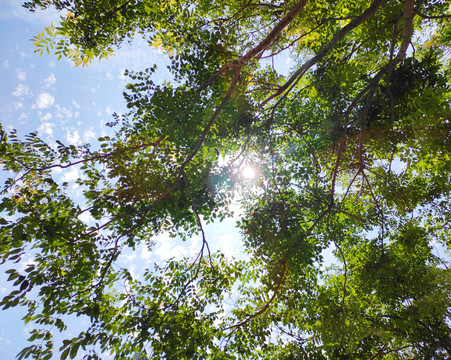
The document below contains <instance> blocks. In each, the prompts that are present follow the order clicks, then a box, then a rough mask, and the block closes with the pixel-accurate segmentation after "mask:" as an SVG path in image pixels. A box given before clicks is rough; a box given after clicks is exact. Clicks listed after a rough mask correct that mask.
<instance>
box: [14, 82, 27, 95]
mask: <svg viewBox="0 0 451 360" xmlns="http://www.w3.org/2000/svg"><path fill="white" fill-rule="evenodd" d="M12 94H13V95H14V96H18V97H20V96H24V95H30V94H31V92H30V88H29V87H28V85H25V84H19V85H17V87H16V90H15V91H13V92H12Z"/></svg>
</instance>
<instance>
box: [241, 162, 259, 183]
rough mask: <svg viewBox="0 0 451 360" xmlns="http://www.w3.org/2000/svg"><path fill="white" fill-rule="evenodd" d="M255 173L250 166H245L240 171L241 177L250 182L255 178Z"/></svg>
mask: <svg viewBox="0 0 451 360" xmlns="http://www.w3.org/2000/svg"><path fill="white" fill-rule="evenodd" d="M255 175H256V172H255V169H254V168H253V167H252V166H249V165H246V166H245V167H243V168H242V169H241V177H242V178H243V179H245V180H252V179H253V178H255Z"/></svg>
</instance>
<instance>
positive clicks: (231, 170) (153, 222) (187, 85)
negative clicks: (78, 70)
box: [0, 0, 451, 359]
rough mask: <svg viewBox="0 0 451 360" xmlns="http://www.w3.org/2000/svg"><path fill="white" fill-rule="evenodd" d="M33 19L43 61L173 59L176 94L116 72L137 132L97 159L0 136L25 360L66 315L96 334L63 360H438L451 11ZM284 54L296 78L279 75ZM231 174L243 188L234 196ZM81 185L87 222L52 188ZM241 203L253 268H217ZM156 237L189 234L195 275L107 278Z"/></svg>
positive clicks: (118, 13) (232, 9)
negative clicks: (228, 225)
mask: <svg viewBox="0 0 451 360" xmlns="http://www.w3.org/2000/svg"><path fill="white" fill-rule="evenodd" d="M25 6H26V7H28V8H29V9H31V10H32V11H36V10H39V9H40V8H47V7H49V6H54V7H56V8H57V9H58V10H61V11H64V14H65V15H64V16H63V17H62V18H61V22H60V24H59V25H58V26H57V27H55V26H53V25H51V26H49V27H48V28H46V29H45V33H44V32H42V33H41V34H39V35H38V36H37V37H36V38H35V44H36V45H37V49H38V50H37V51H40V50H39V49H42V51H40V52H41V54H42V52H43V50H45V49H47V51H49V50H52V49H54V50H55V53H56V54H57V56H59V57H61V56H65V57H69V58H72V59H73V60H74V61H75V63H76V65H79V64H83V65H87V64H89V61H91V60H93V59H95V58H103V57H107V56H110V55H111V54H112V53H113V51H114V48H115V47H119V46H120V44H121V43H122V42H123V41H126V40H128V39H132V38H133V36H136V35H141V36H143V37H144V38H145V39H146V40H147V41H148V43H149V45H150V46H156V47H159V48H161V49H163V50H164V51H165V52H166V53H167V55H168V56H169V57H170V59H171V61H172V62H171V66H170V70H171V72H172V74H173V76H174V81H172V82H171V83H166V84H164V85H155V84H154V83H153V81H152V74H153V73H154V72H155V71H156V69H155V67H150V68H149V69H146V70H143V71H139V72H128V73H127V75H128V76H129V78H130V84H129V85H127V89H126V90H127V91H126V92H125V93H124V97H125V99H126V100H127V104H128V105H127V106H128V108H129V113H128V114H126V115H125V116H123V117H120V116H116V117H115V119H114V121H113V122H112V124H111V125H112V126H116V127H117V131H116V135H115V136H114V137H105V138H100V139H99V141H100V142H101V145H100V148H99V149H97V150H92V149H91V147H90V146H89V145H85V146H80V147H76V146H67V145H64V144H63V143H61V142H58V147H57V148H52V147H51V146H49V145H48V144H46V143H44V142H43V141H42V140H41V139H39V137H38V136H37V134H30V135H29V136H28V137H27V138H26V139H23V140H21V139H19V138H17V136H16V135H15V133H14V132H13V133H10V134H6V132H5V131H3V130H2V131H1V136H2V139H1V151H2V154H4V156H3V158H2V163H3V166H4V168H5V169H6V170H9V171H12V172H13V173H14V174H16V175H15V176H14V177H13V178H11V179H9V180H7V181H6V183H5V187H4V190H3V192H2V194H3V198H2V201H1V203H0V210H1V211H2V213H3V214H6V215H8V216H9V217H8V218H7V219H5V218H1V219H0V223H1V245H0V253H1V256H2V261H3V262H6V263H8V262H14V261H16V262H17V261H20V259H21V257H22V255H23V254H24V252H25V251H29V250H30V249H33V251H34V252H35V259H34V261H35V262H34V263H33V264H31V265H29V266H28V267H27V268H26V269H25V270H24V271H23V272H20V271H18V270H15V269H11V270H8V271H7V272H8V273H9V280H11V281H13V282H14V285H15V287H16V288H17V289H16V290H14V291H13V292H11V293H10V294H8V295H7V296H5V297H4V298H3V300H2V302H1V304H2V305H3V308H8V307H12V306H17V305H21V306H25V307H26V308H27V309H28V314H27V316H26V317H25V321H26V322H30V321H31V322H33V323H34V324H36V326H37V328H36V330H35V331H34V333H33V334H32V336H31V338H30V340H31V341H34V340H37V343H35V344H33V345H31V346H30V347H28V348H26V349H24V350H23V351H22V352H21V353H20V356H19V358H20V359H21V358H27V357H32V358H35V359H38V358H39V359H41V358H43V359H46V358H50V357H51V352H52V346H53V345H52V342H51V338H52V334H51V332H50V331H49V330H48V326H49V325H51V326H52V329H53V330H64V329H65V327H66V325H65V323H64V322H63V320H62V319H61V316H62V315H66V314H74V315H84V316H88V317H89V318H90V320H91V325H90V327H89V329H87V330H86V331H85V332H82V333H80V335H79V336H78V337H75V338H73V339H68V340H67V341H65V342H64V344H63V346H62V347H61V349H60V350H61V351H62V358H67V356H69V357H70V358H74V357H75V356H76V355H77V353H79V354H83V355H84V356H85V358H87V359H96V358H99V357H98V355H97V354H96V353H95V349H96V346H97V347H100V349H101V350H102V351H111V352H113V353H114V355H115V357H116V358H117V359H122V358H130V357H132V356H133V354H135V353H139V354H145V353H146V351H147V356H148V357H149V358H154V359H160V358H165V359H205V358H208V359H235V358H240V359H260V358H262V359H263V358H267V359H273V358H280V359H298V358H299V359H404V358H405V359H407V358H425V359H432V358H433V359H446V358H449V357H450V356H451V331H450V330H451V329H450V326H449V324H450V307H449V304H450V303H451V302H450V300H451V276H450V272H449V268H448V262H449V259H448V258H447V257H446V256H443V255H440V253H437V252H436V251H435V246H440V247H442V248H444V249H446V250H449V248H450V243H449V238H448V233H449V222H450V205H449V196H450V184H451V182H450V176H449V174H450V173H451V157H450V141H451V139H450V117H451V116H450V115H451V108H450V99H451V98H450V95H451V92H450V82H449V71H450V68H449V65H450V63H449V50H448V49H449V48H448V47H449V41H450V34H451V32H450V30H451V28H450V24H451V23H450V22H449V18H450V17H451V15H450V12H449V11H450V10H449V9H450V3H449V2H448V1H426V0H424V1H413V0H404V1H388V0H374V1H373V2H372V3H368V2H367V1H352V2H351V1H341V2H339V1H335V0H329V1H323V2H319V1H316V2H314V1H308V0H300V1H297V2H295V1H276V2H274V1H257V2H254V1H247V0H246V1H244V0H232V1H218V0H210V1H201V0H199V1H167V0H161V1H159V2H155V1H147V0H142V1H137V0H128V1H126V0H115V1H103V0H102V1H100V0H98V1H91V2H87V1H72V0H65V1H40V0H34V1H29V2H27V3H26V4H25ZM431 28H432V29H434V31H433V32H428V31H426V30H428V29H431ZM282 56H284V57H290V58H291V59H292V60H293V61H294V62H295V63H296V65H295V66H294V68H293V69H292V71H291V73H290V74H288V75H287V76H285V75H283V74H281V73H280V72H278V71H277V70H276V68H275V66H274V63H275V62H277V61H278V59H280V58H281V57H282ZM244 164H248V165H251V166H253V167H254V169H255V170H256V173H257V176H256V178H255V179H254V180H248V181H247V182H246V183H245V184H243V182H242V181H238V178H239V171H240V169H241V168H242V166H243V165H244ZM396 164H398V165H396ZM399 164H401V165H399ZM73 166H80V167H81V169H82V170H83V176H82V177H81V178H80V179H79V180H78V183H79V184H80V186H82V187H83V188H84V197H85V204H79V203H76V202H75V201H74V199H72V198H71V197H70V194H68V193H67V191H66V189H65V187H66V186H67V184H64V183H60V182H58V181H57V179H55V177H54V176H53V173H52V169H54V168H62V169H66V168H70V167H73ZM237 192H240V194H241V196H242V198H243V215H242V216H241V219H240V227H241V229H242V232H243V242H244V243H245V245H246V247H247V249H248V251H249V259H248V260H246V261H236V260H230V259H226V258H225V257H224V256H223V255H221V254H220V253H218V254H211V253H210V251H209V248H208V241H207V240H208V239H206V237H205V234H204V230H203V224H204V223H205V222H208V221H214V220H215V219H218V218H220V219H221V218H224V217H226V216H230V215H231V211H230V202H231V201H232V199H233V197H234V196H236V194H237ZM84 212H89V214H90V215H91V216H92V217H93V218H94V219H96V221H98V224H95V225H90V224H87V223H84V222H83V221H81V220H80V219H79V215H80V214H82V213H84ZM161 231H169V232H170V233H171V234H173V235H174V236H175V235H177V236H182V237H189V236H191V235H193V234H194V233H196V232H198V233H200V234H201V235H202V239H203V245H202V248H201V250H200V252H199V254H198V256H197V258H196V259H184V260H183V261H175V260H174V261H170V262H168V263H167V264H165V265H162V266H155V267H154V268H152V269H147V270H146V271H145V273H144V276H143V280H141V281H138V280H136V279H134V278H133V277H132V276H131V274H130V272H129V271H128V270H127V269H122V268H116V267H115V266H114V262H115V260H116V259H117V258H118V257H119V255H120V254H121V252H122V251H124V250H125V249H127V248H131V249H134V248H135V246H137V244H141V243H145V244H148V246H149V247H151V246H152V237H153V236H155V235H156V234H158V233H160V232H161ZM328 249H329V250H333V252H334V254H335V256H336V263H335V264H332V265H330V266H329V265H328V264H325V263H324V260H323V254H324V251H326V250H328ZM123 282H126V284H127V285H126V291H117V287H118V286H119V285H118V284H121V283H123ZM32 290H34V292H32ZM232 293H234V294H235V293H238V294H239V297H238V301H237V303H236V307H234V308H233V310H232V311H231V312H228V311H226V309H225V303H224V302H225V301H226V300H227V299H228V297H229V296H230V294H232ZM29 294H32V296H31V295H30V296H29ZM36 300H37V301H36ZM39 327H42V329H39ZM149 344H150V345H151V348H150V350H149V346H148V345H149Z"/></svg>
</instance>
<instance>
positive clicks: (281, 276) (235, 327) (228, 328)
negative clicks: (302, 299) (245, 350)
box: [224, 258, 287, 337]
mask: <svg viewBox="0 0 451 360" xmlns="http://www.w3.org/2000/svg"><path fill="white" fill-rule="evenodd" d="M282 264H283V268H282V274H281V275H280V279H279V282H278V283H277V287H276V289H275V290H274V294H273V295H272V296H271V299H269V301H268V302H267V303H266V304H265V305H264V306H263V307H262V308H261V309H260V310H259V311H257V312H256V313H254V314H252V315H249V317H247V318H246V319H245V320H243V321H241V322H240V323H238V324H235V325H232V326H229V327H227V328H225V329H224V331H225V330H230V329H234V330H232V331H231V332H230V333H229V334H228V335H227V337H230V336H231V335H232V334H233V333H234V332H235V331H237V330H238V328H240V327H241V326H243V325H246V324H247V323H248V322H249V321H251V320H252V319H254V318H256V317H257V316H259V315H261V314H263V313H264V312H265V311H266V310H267V309H268V308H269V306H270V305H271V304H272V302H273V301H274V299H275V298H276V296H277V294H278V293H279V289H280V286H281V285H282V283H283V280H284V278H285V272H286V270H287V258H284V259H283V263H282Z"/></svg>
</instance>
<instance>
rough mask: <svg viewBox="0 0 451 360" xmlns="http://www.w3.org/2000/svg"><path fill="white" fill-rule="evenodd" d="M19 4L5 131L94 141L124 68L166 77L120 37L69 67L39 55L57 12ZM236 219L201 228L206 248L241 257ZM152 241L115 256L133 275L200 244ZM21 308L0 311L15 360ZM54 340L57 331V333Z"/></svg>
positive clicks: (115, 101)
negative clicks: (115, 47) (103, 52)
mask: <svg viewBox="0 0 451 360" xmlns="http://www.w3.org/2000/svg"><path fill="white" fill-rule="evenodd" d="M20 4H21V1H18V0H0V36H1V39H2V41H1V42H0V119H1V120H0V121H1V123H2V125H3V127H4V128H5V129H6V130H7V131H10V130H13V129H16V130H17V132H18V135H19V137H21V138H23V137H24V136H25V135H26V134H27V133H30V132H34V131H37V132H38V135H39V136H40V137H41V138H42V139H44V140H45V141H46V142H47V143H49V144H55V141H56V140H60V141H62V142H63V143H65V144H74V145H80V144H82V143H91V144H93V145H95V144H96V142H97V138H98V137H100V136H105V135H107V134H108V132H111V129H110V128H108V127H107V126H106V125H105V124H106V123H107V122H110V121H112V114H113V113H114V112H116V113H118V114H121V113H123V112H125V111H126V110H125V109H126V107H125V100H124V99H123V97H122V92H123V90H124V88H125V85H126V84H127V78H126V77H124V75H123V74H124V70H125V69H129V70H144V69H145V68H147V67H150V66H153V65H154V64H157V65H158V67H159V69H160V70H161V71H160V72H157V74H156V76H157V77H156V79H154V81H155V82H157V83H158V82H162V81H163V80H164V79H165V78H167V77H168V72H167V71H166V70H165V67H166V65H168V64H169V61H168V60H167V59H166V58H165V56H164V55H163V54H161V53H159V52H158V51H157V50H155V49H151V48H149V47H148V46H147V44H145V43H144V42H143V41H134V43H133V44H132V45H128V44H125V45H124V46H123V47H122V48H121V49H120V50H119V51H117V53H116V54H115V56H114V57H112V58H110V59H108V60H102V61H101V62H98V61H97V62H93V63H92V64H90V65H89V66H88V67H85V68H83V67H74V64H73V63H72V62H71V61H69V60H66V59H61V60H60V61H57V60H56V57H55V56H52V55H47V54H44V55H42V57H40V56H39V55H38V54H36V53H34V51H35V48H34V46H33V42H32V41H30V39H31V38H32V37H33V36H35V35H36V32H40V31H41V30H42V29H43V27H44V26H47V25H49V24H50V23H51V22H54V23H56V22H57V21H58V17H59V15H58V14H57V13H56V12H55V11H51V10H47V11H44V12H36V13H34V14H33V13H29V12H28V11H27V10H26V9H24V8H22V7H21V5H20ZM61 176H62V178H63V179H64V180H65V181H69V182H70V183H71V186H72V190H73V191H74V194H76V193H77V190H78V189H77V186H76V185H75V184H74V180H75V179H76V178H77V177H78V171H77V169H73V170H71V171H68V172H66V173H64V174H61ZM6 177H7V174H5V172H2V171H1V170H0V182H1V183H3V182H4V181H5V180H6ZM86 220H89V219H86ZM235 222H236V220H235V219H226V220H225V221H223V222H222V223H213V224H209V225H207V226H206V227H205V230H206V235H207V240H208V241H209V243H210V247H211V249H212V251H215V250H218V249H221V250H222V251H223V252H224V253H225V254H226V255H228V256H235V257H238V258H240V257H242V256H243V253H242V247H241V242H240V237H241V235H240V234H239V232H238V230H237V229H236V228H235ZM155 241H156V242H157V245H156V246H155V248H154V251H152V252H149V251H148V250H147V248H146V247H144V246H142V247H139V248H137V250H136V251H135V252H131V251H130V252H128V253H126V254H124V255H123V257H122V260H121V261H123V263H124V264H125V265H127V266H128V267H129V268H130V270H131V272H132V274H135V276H139V271H138V270H137V269H143V268H145V267H146V265H151V264H153V263H154V262H162V261H164V260H166V259H168V258H169V257H172V256H174V257H179V258H180V257H182V256H193V255H195V254H196V253H197V252H198V251H199V250H200V247H201V245H202V241H201V238H200V237H199V236H194V237H193V238H192V239H191V240H188V241H187V242H182V241H180V240H179V239H174V238H170V237H169V236H168V235H166V234H163V235H161V236H159V237H158V238H156V239H155ZM30 261H31V256H30V255H29V256H28V257H27V256H25V258H24V260H23V261H22V262H21V263H19V264H17V268H19V269H23V268H25V266H26V264H27V263H29V262H30ZM8 268H11V266H10V265H8V266H7V267H5V266H0V297H3V296H5V295H7V294H8V293H9V291H10V290H11V286H10V284H9V283H8V282H7V281H6V276H5V274H4V271H5V270H6V269H8ZM24 314H25V312H24V311H23V310H22V309H8V310H0V358H1V359H2V360H13V359H14V358H15V356H16V355H17V353H18V352H19V351H20V350H21V349H22V348H23V347H25V346H28V345H29V343H27V341H26V339H27V338H28V337H29V333H28V332H29V330H30V326H29V325H25V324H24V323H23V321H22V320H21V318H22V317H23V316H24ZM83 325H87V323H86V321H85V320H83V319H81V320H80V319H79V318H77V319H75V320H73V321H72V323H71V324H70V327H69V331H68V335H69V336H70V335H73V336H74V335H76V334H78V332H77V331H80V330H81V329H82V326H83ZM83 330H85V329H83ZM58 340H61V337H57V338H56V341H58ZM56 347H58V345H57V346H56ZM54 358H57V357H56V356H54Z"/></svg>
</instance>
